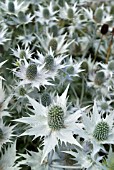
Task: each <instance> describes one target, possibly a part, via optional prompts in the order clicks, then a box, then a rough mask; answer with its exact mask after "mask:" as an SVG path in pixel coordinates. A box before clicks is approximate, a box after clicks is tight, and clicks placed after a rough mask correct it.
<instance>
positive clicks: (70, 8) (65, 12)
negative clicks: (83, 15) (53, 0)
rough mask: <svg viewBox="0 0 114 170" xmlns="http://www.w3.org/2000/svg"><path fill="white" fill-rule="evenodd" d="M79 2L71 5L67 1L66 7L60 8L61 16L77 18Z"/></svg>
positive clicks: (63, 17)
mask: <svg viewBox="0 0 114 170" xmlns="http://www.w3.org/2000/svg"><path fill="white" fill-rule="evenodd" d="M76 5H77V3H74V4H72V5H69V4H68V3H67V2H65V5H64V7H61V8H60V13H59V17H60V18H62V19H66V20H67V19H69V20H72V19H75V17H77V16H78V14H79V11H77V6H76Z"/></svg>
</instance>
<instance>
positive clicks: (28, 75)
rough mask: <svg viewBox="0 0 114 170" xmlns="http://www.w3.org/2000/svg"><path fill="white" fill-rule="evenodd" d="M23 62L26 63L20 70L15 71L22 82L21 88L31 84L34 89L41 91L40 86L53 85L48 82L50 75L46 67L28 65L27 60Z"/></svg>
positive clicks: (33, 64)
mask: <svg viewBox="0 0 114 170" xmlns="http://www.w3.org/2000/svg"><path fill="white" fill-rule="evenodd" d="M23 61H24V63H23V64H22V65H21V66H20V70H19V71H16V70H14V73H15V75H16V76H17V77H19V78H20V79H21V80H22V81H20V83H19V86H20V85H25V84H31V85H32V87H36V88H38V89H39V88H40V86H45V85H52V84H51V83H50V82H48V81H49V80H48V75H47V74H46V71H45V70H44V69H43V67H44V66H39V65H36V64H35V63H28V62H27V60H26V59H25V58H24V60H23Z"/></svg>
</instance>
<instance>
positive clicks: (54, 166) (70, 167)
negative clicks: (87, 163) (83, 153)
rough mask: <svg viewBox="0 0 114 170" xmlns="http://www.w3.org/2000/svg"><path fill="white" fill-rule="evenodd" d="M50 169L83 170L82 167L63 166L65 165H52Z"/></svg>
mask: <svg viewBox="0 0 114 170" xmlns="http://www.w3.org/2000/svg"><path fill="white" fill-rule="evenodd" d="M50 167H52V168H59V169H62V168H65V169H75V170H76V169H78V170H79V169H81V167H80V166H63V165H53V164H51V165H50Z"/></svg>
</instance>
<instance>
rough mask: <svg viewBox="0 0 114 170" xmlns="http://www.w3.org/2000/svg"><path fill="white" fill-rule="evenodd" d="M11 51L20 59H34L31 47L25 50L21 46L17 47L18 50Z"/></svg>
mask: <svg viewBox="0 0 114 170" xmlns="http://www.w3.org/2000/svg"><path fill="white" fill-rule="evenodd" d="M11 50H12V55H14V56H15V57H17V58H19V59H23V58H26V59H29V58H31V57H32V54H33V53H32V51H31V50H30V47H29V46H27V47H25V48H20V46H19V45H17V48H16V49H15V50H14V49H11Z"/></svg>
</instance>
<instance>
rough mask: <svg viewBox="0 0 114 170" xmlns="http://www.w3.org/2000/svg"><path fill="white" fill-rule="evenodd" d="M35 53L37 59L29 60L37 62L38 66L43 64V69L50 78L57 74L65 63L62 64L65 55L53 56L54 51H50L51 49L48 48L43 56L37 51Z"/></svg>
mask: <svg viewBox="0 0 114 170" xmlns="http://www.w3.org/2000/svg"><path fill="white" fill-rule="evenodd" d="M37 55H38V59H31V60H32V61H34V62H35V63H38V64H39V65H40V66H42V65H44V69H45V70H46V72H47V74H48V76H49V77H50V78H52V79H54V78H55V77H56V76H58V72H59V70H61V69H62V68H64V67H65V65H64V64H62V61H63V60H64V58H66V57H67V55H60V56H57V57H55V55H54V51H52V49H50V50H49V51H48V53H47V54H46V55H45V56H44V55H43V54H42V53H39V52H38V51H37Z"/></svg>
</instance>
